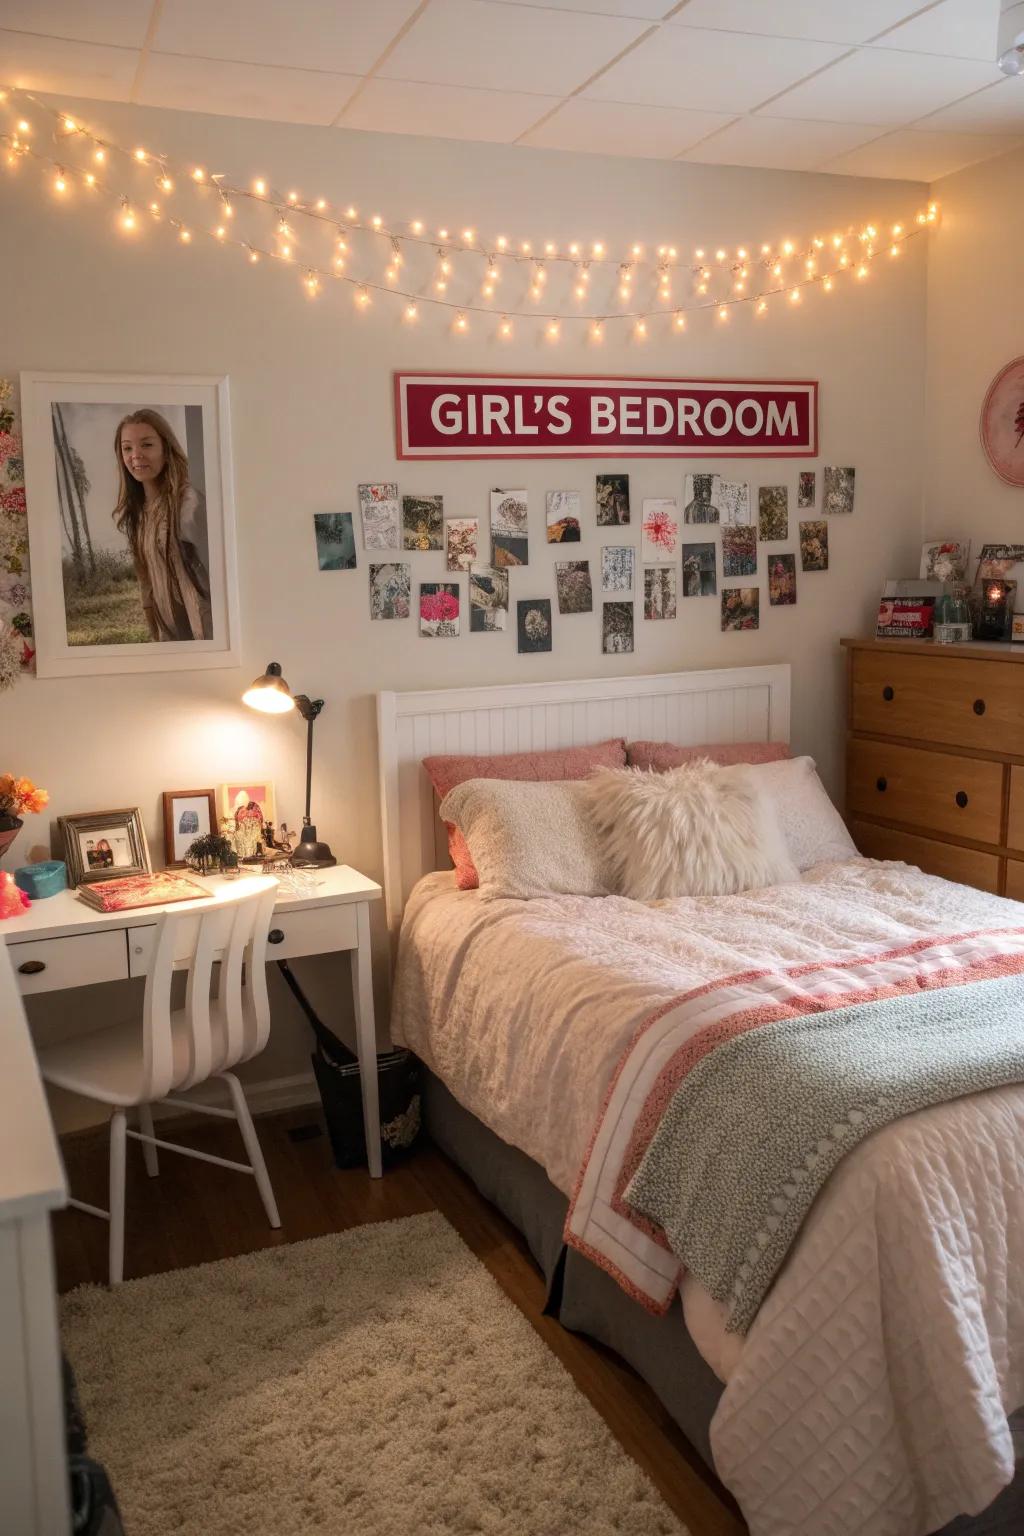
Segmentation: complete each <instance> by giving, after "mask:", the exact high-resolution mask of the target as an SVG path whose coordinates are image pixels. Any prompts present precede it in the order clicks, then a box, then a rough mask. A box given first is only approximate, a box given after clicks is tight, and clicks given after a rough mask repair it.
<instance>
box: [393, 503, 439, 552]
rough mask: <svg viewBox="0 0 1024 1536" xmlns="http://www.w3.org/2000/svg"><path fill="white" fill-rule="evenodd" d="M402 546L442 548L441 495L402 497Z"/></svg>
mask: <svg viewBox="0 0 1024 1536" xmlns="http://www.w3.org/2000/svg"><path fill="white" fill-rule="evenodd" d="M402 548H403V549H443V548H444V499H443V498H442V497H441V496H403V497H402Z"/></svg>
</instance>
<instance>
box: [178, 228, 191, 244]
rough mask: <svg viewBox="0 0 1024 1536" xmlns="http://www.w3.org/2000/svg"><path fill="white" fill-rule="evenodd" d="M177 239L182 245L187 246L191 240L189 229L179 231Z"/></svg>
mask: <svg viewBox="0 0 1024 1536" xmlns="http://www.w3.org/2000/svg"><path fill="white" fill-rule="evenodd" d="M178 239H179V240H180V241H181V243H182V245H188V244H189V242H190V240H191V239H192V231H191V230H190V229H179V230H178Z"/></svg>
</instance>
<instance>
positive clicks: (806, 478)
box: [796, 469, 818, 512]
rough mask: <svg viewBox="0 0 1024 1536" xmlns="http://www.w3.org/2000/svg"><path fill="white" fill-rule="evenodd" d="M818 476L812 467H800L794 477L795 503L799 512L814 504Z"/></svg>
mask: <svg viewBox="0 0 1024 1536" xmlns="http://www.w3.org/2000/svg"><path fill="white" fill-rule="evenodd" d="M817 486H818V476H817V473H816V472H815V471H814V470H813V469H802V470H801V471H800V473H799V474H798V475H797V477H796V504H797V506H798V507H799V508H800V510H801V512H804V511H806V509H807V508H808V507H813V506H814V498H815V496H817V494H818V490H817Z"/></svg>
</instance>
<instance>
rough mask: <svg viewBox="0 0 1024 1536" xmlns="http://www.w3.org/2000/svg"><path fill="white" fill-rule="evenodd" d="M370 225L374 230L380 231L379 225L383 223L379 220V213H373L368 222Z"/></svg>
mask: <svg viewBox="0 0 1024 1536" xmlns="http://www.w3.org/2000/svg"><path fill="white" fill-rule="evenodd" d="M370 223H371V224H372V225H373V227H374V229H380V227H381V225H382V224H383V223H384V220H383V219H382V218H381V216H380V214H379V213H375V214H374V216H373V218H372V219H371V220H370Z"/></svg>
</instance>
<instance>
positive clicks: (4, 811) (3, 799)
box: [0, 773, 50, 816]
mask: <svg viewBox="0 0 1024 1536" xmlns="http://www.w3.org/2000/svg"><path fill="white" fill-rule="evenodd" d="M49 799H50V796H49V794H48V793H47V791H46V790H45V789H38V788H37V787H36V786H35V784H33V783H32V780H31V779H16V778H15V777H14V774H13V773H0V816H20V815H21V814H22V813H23V812H26V811H27V812H28V813H29V814H30V815H33V816H37V815H38V814H39V812H40V811H41V810H42V809H43V807H44V806H45V805H47V804H48V803H49Z"/></svg>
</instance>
